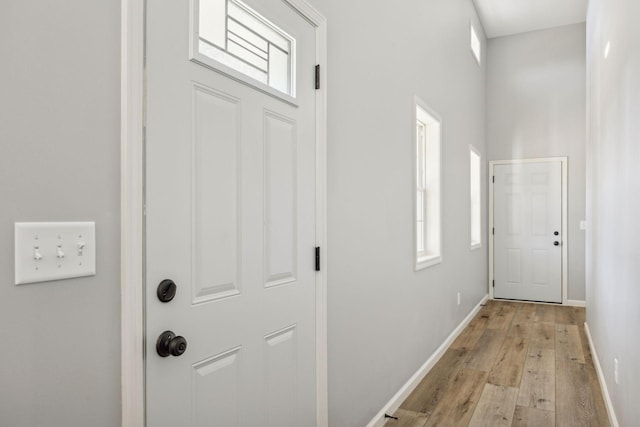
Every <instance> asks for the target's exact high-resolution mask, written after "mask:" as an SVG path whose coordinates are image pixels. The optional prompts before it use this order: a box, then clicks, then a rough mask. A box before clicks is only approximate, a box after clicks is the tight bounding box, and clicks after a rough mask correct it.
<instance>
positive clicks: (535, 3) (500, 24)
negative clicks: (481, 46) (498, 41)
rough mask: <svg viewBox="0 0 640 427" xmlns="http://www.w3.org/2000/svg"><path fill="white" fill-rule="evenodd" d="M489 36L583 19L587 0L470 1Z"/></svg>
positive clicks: (521, 31) (543, 27)
mask: <svg viewBox="0 0 640 427" xmlns="http://www.w3.org/2000/svg"><path fill="white" fill-rule="evenodd" d="M473 2H474V3H475V5H476V9H477V10H478V14H479V15H480V20H481V21H482V25H483V27H484V30H485V33H486V35H487V37H488V38H492V37H500V36H507V35H511V34H517V33H524V32H527V31H534V30H543V29H546V28H552V27H559V26H561V25H569V24H577V23H579V22H584V21H585V18H586V16H587V2H588V0H473Z"/></svg>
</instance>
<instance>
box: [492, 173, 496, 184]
mask: <svg viewBox="0 0 640 427" xmlns="http://www.w3.org/2000/svg"><path fill="white" fill-rule="evenodd" d="M491 182H493V183H494V184H495V182H496V177H495V175H494V176H492V177H491Z"/></svg>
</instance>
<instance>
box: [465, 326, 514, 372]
mask: <svg viewBox="0 0 640 427" xmlns="http://www.w3.org/2000/svg"><path fill="white" fill-rule="evenodd" d="M506 333H507V331H505V330H500V329H486V330H485V331H484V333H483V334H482V336H481V337H480V339H479V340H478V345H477V346H475V347H474V348H473V349H472V350H471V352H470V353H469V357H468V358H467V361H466V362H465V367H466V368H468V369H475V370H478V371H485V372H489V371H490V370H491V368H492V367H493V364H494V363H495V359H496V355H497V354H498V351H500V348H501V347H502V344H503V343H504V339H505V337H506Z"/></svg>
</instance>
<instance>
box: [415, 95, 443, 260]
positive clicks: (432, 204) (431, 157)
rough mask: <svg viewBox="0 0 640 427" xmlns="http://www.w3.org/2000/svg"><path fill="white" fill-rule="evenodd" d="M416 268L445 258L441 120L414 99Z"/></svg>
mask: <svg viewBox="0 0 640 427" xmlns="http://www.w3.org/2000/svg"><path fill="white" fill-rule="evenodd" d="M415 116H416V117H415V131H414V140H415V231H414V234H415V268H416V270H419V269H421V268H425V267H428V266H430V265H434V264H437V263H439V262H442V245H441V234H442V232H441V224H440V214H441V211H440V205H441V197H440V169H441V165H440V145H441V123H440V119H438V118H437V117H436V116H435V115H434V114H431V113H429V112H428V108H427V107H426V105H425V104H424V103H423V102H421V101H420V100H419V99H417V98H416V100H415Z"/></svg>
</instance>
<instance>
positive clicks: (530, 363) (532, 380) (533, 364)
mask: <svg viewBox="0 0 640 427" xmlns="http://www.w3.org/2000/svg"><path fill="white" fill-rule="evenodd" d="M555 377H556V375H555V350H551V349H548V348H540V347H533V346H532V345H530V346H529V352H528V354H527V360H526V362H525V364H524V372H523V373H522V381H521V383H520V393H519V394H518V405H519V406H526V407H529V408H539V409H543V410H545V411H554V410H555V405H556V385H555Z"/></svg>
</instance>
